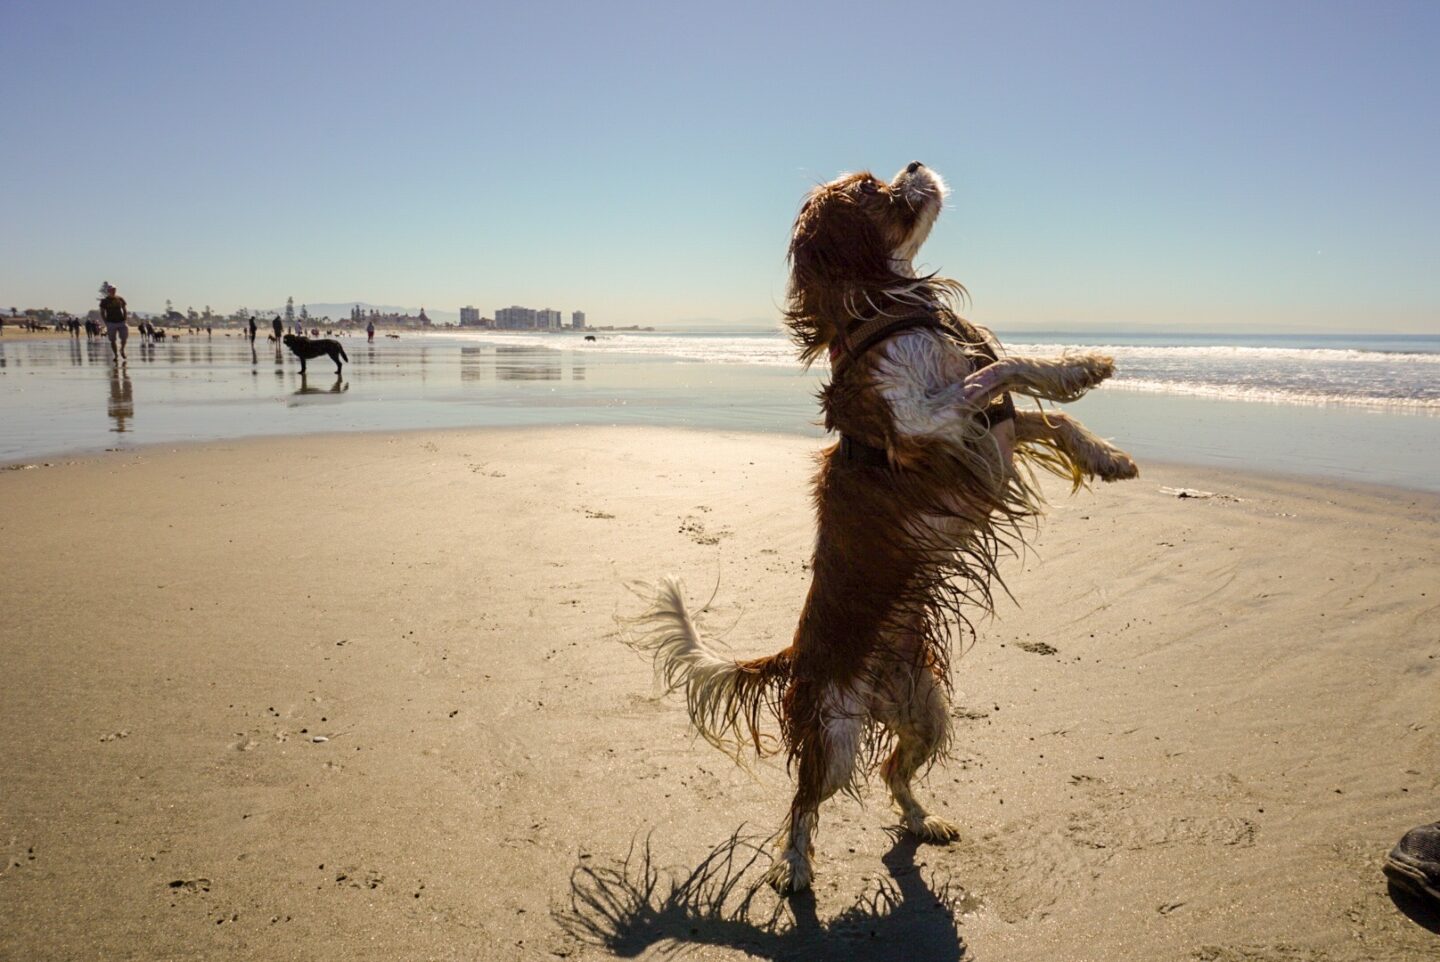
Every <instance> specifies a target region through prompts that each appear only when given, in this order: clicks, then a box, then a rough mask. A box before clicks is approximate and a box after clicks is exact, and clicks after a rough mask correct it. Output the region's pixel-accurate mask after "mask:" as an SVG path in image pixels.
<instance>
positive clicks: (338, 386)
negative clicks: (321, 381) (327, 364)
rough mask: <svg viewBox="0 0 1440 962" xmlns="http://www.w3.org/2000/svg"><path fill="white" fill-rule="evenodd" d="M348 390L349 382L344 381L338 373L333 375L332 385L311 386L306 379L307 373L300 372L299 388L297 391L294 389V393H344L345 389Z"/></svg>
mask: <svg viewBox="0 0 1440 962" xmlns="http://www.w3.org/2000/svg"><path fill="white" fill-rule="evenodd" d="M348 390H350V385H349V384H348V383H347V382H346V381H345V379H344V378H343V377H342V376H341V375H339V374H337V375H335V383H334V384H332V385H330V386H329V387H311V386H310V382H309V379H308V376H307V375H304V374H301V375H300V389H299V390H298V391H296V392H295V393H296V394H344V393H345V392H346V391H348Z"/></svg>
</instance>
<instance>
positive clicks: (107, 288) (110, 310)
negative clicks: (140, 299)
mask: <svg viewBox="0 0 1440 962" xmlns="http://www.w3.org/2000/svg"><path fill="white" fill-rule="evenodd" d="M100 293H101V295H102V297H101V298H100V318H101V320H103V321H104V322H105V336H106V337H108V338H109V339H110V356H111V357H112V358H114V359H116V360H120V359H122V358H124V357H125V356H126V355H125V344H126V342H128V341H129V340H130V325H129V324H127V323H126V322H127V321H128V320H129V319H130V311H129V310H128V309H127V308H126V307H125V298H123V297H121V296H120V294H119V293H118V292H117V291H116V290H115V285H114V284H111V283H110V282H109V281H106V282H105V283H103V284H101V285H100ZM117 338H118V339H119V344H118V345H117V344H116V339H117Z"/></svg>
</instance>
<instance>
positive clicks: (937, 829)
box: [905, 815, 960, 844]
mask: <svg viewBox="0 0 1440 962" xmlns="http://www.w3.org/2000/svg"><path fill="white" fill-rule="evenodd" d="M905 830H906V831H908V832H909V833H910V834H911V835H914V836H915V837H916V838H919V839H921V840H922V841H926V842H939V843H941V844H945V843H947V842H953V841H955V840H956V839H957V838H959V837H960V828H959V826H957V825H956V824H955V823H954V822H952V821H950V820H949V819H944V818H941V817H940V816H939V815H917V816H912V817H910V818H907V819H905Z"/></svg>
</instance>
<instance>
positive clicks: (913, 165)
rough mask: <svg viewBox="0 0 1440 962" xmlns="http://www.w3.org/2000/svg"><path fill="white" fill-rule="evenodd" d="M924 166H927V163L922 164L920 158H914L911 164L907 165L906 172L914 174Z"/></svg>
mask: <svg viewBox="0 0 1440 962" xmlns="http://www.w3.org/2000/svg"><path fill="white" fill-rule="evenodd" d="M924 166H925V165H924V164H922V163H920V161H918V160H912V161H910V163H909V164H907V165H906V167H905V173H907V174H913V173H915V171H917V170H919V169H920V168H921V167H924Z"/></svg>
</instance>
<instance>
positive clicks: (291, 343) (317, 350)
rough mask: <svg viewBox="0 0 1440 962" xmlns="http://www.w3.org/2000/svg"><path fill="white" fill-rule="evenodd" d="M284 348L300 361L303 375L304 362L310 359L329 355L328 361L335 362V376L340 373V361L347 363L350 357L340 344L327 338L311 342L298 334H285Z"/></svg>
mask: <svg viewBox="0 0 1440 962" xmlns="http://www.w3.org/2000/svg"><path fill="white" fill-rule="evenodd" d="M285 346H286V347H288V348H289V349H290V350H292V351H294V352H295V356H296V357H298V358H299V359H300V373H301V374H304V373H305V362H306V361H308V360H310V359H311V358H316V357H320V356H322V355H329V356H330V360H332V361H334V362H335V373H336V374H339V373H340V359H341V358H344V359H345V360H346V361H347V362H348V361H349V360H350V356H349V355H348V354H346V353H345V349H344V348H343V347H341V346H340V342H339V341H332V340H330V339H329V338H321V339H319V340H315V341H312V340H311V339H310V338H308V337H301V336H300V335H298V334H286V335H285Z"/></svg>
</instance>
